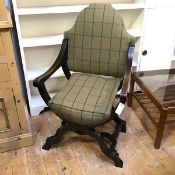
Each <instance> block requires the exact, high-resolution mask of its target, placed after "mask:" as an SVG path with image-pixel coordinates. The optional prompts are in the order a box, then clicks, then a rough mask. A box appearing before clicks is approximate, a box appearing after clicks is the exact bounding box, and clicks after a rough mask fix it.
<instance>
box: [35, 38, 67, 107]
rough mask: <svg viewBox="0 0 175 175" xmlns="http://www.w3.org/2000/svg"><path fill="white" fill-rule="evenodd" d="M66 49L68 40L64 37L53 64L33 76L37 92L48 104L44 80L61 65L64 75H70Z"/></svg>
mask: <svg viewBox="0 0 175 175" xmlns="http://www.w3.org/2000/svg"><path fill="white" fill-rule="evenodd" d="M67 49H68V40H67V39H64V40H63V43H62V46H61V50H60V52H59V55H58V57H57V59H56V60H55V62H54V63H53V65H52V66H51V67H50V68H49V69H48V70H47V71H46V72H45V73H43V74H42V75H40V76H39V77H37V78H35V79H34V81H33V85H34V86H35V87H37V88H38V90H39V93H40V95H41V97H42V98H43V100H44V102H45V103H46V104H48V101H49V100H50V99H51V97H50V96H49V93H48V92H47V89H46V87H45V84H44V83H45V81H46V80H47V79H48V78H49V77H50V76H51V75H53V74H54V73H55V72H56V71H57V70H58V69H59V68H60V67H63V71H64V73H65V76H66V77H67V78H69V77H70V75H69V74H70V72H69V70H68V67H67Z"/></svg>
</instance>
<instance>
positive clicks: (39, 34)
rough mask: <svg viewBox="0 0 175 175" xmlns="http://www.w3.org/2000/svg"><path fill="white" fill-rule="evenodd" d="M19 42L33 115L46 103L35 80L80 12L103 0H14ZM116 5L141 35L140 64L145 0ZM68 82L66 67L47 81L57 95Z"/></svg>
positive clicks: (130, 28)
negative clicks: (64, 73) (65, 73)
mask: <svg viewBox="0 0 175 175" xmlns="http://www.w3.org/2000/svg"><path fill="white" fill-rule="evenodd" d="M12 2H13V7H14V12H15V20H16V26H17V32H18V38H19V45H20V51H21V57H22V63H23V69H24V74H25V81H26V86H27V94H28V101H29V107H30V112H31V115H32V116H34V115H38V114H39V112H40V111H41V110H42V109H43V108H44V107H45V106H46V105H45V104H44V102H43V100H42V99H41V97H40V95H39V93H38V91H37V89H36V88H35V87H33V85H32V81H33V80H34V78H36V77H37V76H39V75H41V74H42V73H43V72H44V71H46V70H47V68H48V67H49V66H51V64H52V63H53V62H54V60H55V58H56V57H57V55H58V53H59V50H60V45H61V43H62V40H63V32H64V31H65V30H68V29H69V28H71V27H72V26H73V24H74V22H75V19H76V17H77V15H78V13H79V12H80V11H81V10H83V9H84V8H85V7H86V6H87V5H88V4H89V3H93V2H97V3H98V2H101V3H102V2H106V1H103V0H96V1H91V0H86V1H83V2H82V1H80V0H74V1H71V2H70V1H68V0H65V1H62V2H61V1H58V0H45V1H43V0H37V1H36V0H25V1H24V0H12ZM107 2H108V3H110V2H111V3H112V6H113V7H114V8H115V9H117V10H119V12H120V14H121V15H122V16H123V19H124V22H125V25H126V27H127V30H128V32H129V33H131V34H132V35H134V36H136V37H137V43H136V51H135V58H134V64H135V65H137V63H138V57H139V54H140V52H141V51H140V45H141V41H142V35H143V31H144V30H143V29H144V14H145V3H144V0H140V1H138V0H137V1H132V0H113V1H112V0H111V1H107ZM65 83H66V79H65V77H63V72H62V70H61V69H60V70H58V71H57V72H56V73H55V74H54V75H53V76H52V77H51V78H50V79H49V80H48V81H47V83H46V87H47V89H48V91H49V93H50V95H51V96H53V95H54V94H55V93H56V92H57V91H58V90H59V89H60V88H62V87H63V86H64V84H65Z"/></svg>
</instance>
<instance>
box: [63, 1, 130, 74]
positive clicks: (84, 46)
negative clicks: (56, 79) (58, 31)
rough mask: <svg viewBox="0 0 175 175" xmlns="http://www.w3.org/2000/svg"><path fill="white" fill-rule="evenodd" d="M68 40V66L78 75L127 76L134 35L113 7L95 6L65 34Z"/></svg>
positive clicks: (105, 5)
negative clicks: (127, 65) (82, 73)
mask: <svg viewBox="0 0 175 175" xmlns="http://www.w3.org/2000/svg"><path fill="white" fill-rule="evenodd" d="M64 38H68V42H69V43H68V65H69V68H70V70H73V71H76V72H84V73H92V74H99V75H107V76H108V75H109V76H114V77H123V76H124V73H125V66H126V59H127V51H128V46H129V43H130V41H131V36H130V35H129V34H128V33H127V31H126V29H125V27H124V24H123V20H122V18H121V17H120V16H119V15H118V12H117V11H116V10H114V9H113V8H112V7H111V5H110V4H91V5H90V6H88V7H87V8H86V9H84V10H83V11H82V12H81V13H80V14H79V16H78V17H77V20H76V22H75V25H74V26H73V27H72V28H71V29H70V30H69V31H66V32H65V33H64Z"/></svg>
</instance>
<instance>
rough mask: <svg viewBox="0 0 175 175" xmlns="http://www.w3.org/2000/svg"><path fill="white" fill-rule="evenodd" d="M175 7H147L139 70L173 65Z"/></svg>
mask: <svg viewBox="0 0 175 175" xmlns="http://www.w3.org/2000/svg"><path fill="white" fill-rule="evenodd" d="M174 19H175V8H155V9H147V12H146V24H145V30H144V36H143V37H144V38H143V43H142V51H141V52H142V54H141V57H140V64H139V65H140V67H139V70H154V69H166V68H170V67H171V60H172V55H173V51H174V39H175V23H174Z"/></svg>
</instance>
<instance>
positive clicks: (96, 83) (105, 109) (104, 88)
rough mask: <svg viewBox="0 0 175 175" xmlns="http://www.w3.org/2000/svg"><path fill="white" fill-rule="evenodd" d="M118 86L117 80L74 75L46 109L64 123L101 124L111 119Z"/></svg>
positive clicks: (118, 80) (118, 81)
mask: <svg viewBox="0 0 175 175" xmlns="http://www.w3.org/2000/svg"><path fill="white" fill-rule="evenodd" d="M119 84H120V79H119V78H112V77H110V78H107V77H102V76H99V75H89V74H80V73H74V74H73V75H72V76H71V78H70V80H69V81H68V82H67V84H66V86H65V87H64V88H63V89H62V90H60V91H59V92H58V93H57V94H56V95H55V96H54V97H53V98H52V99H51V100H50V101H49V108H51V109H52V111H53V112H54V113H56V114H57V115H58V116H59V117H60V118H62V119H63V120H66V121H71V122H74V123H78V124H82V125H95V124H100V123H103V122H104V121H106V120H108V119H109V117H110V113H111V107H112V104H113V101H114V99H115V95H116V93H117V90H118V87H119Z"/></svg>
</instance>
